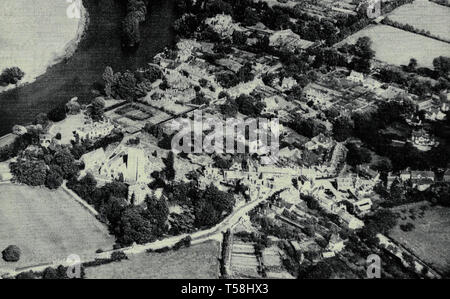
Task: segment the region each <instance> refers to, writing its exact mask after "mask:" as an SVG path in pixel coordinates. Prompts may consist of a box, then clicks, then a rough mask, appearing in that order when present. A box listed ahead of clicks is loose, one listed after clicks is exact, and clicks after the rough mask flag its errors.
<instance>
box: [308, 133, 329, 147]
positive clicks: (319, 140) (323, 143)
mask: <svg viewBox="0 0 450 299" xmlns="http://www.w3.org/2000/svg"><path fill="white" fill-rule="evenodd" d="M334 145H335V142H334V140H333V138H331V137H329V136H325V135H324V134H322V133H320V134H319V135H317V136H315V137H313V138H312V139H311V140H310V141H309V142H307V143H306V144H305V148H306V149H307V150H309V151H314V150H317V149H319V148H324V149H326V150H330V149H331V148H332V147H333V146H334Z"/></svg>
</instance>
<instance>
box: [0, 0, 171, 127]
mask: <svg viewBox="0 0 450 299" xmlns="http://www.w3.org/2000/svg"><path fill="white" fill-rule="evenodd" d="M83 6H84V8H85V9H86V11H85V13H86V14H88V15H89V20H90V21H89V25H88V26H87V28H86V30H84V35H83V37H82V39H81V40H80V41H79V44H78V47H77V48H76V49H75V51H74V52H73V55H71V56H70V57H68V58H66V59H63V60H62V61H60V62H58V63H57V64H55V65H52V66H51V67H49V68H48V69H47V72H46V73H45V74H43V75H41V76H39V77H38V78H37V79H36V80H35V81H34V82H33V83H30V84H25V85H24V86H20V87H18V88H14V89H12V90H8V91H5V92H3V93H1V94H0V115H2V117H1V118H0V136H1V135H4V134H7V133H9V132H10V131H11V128H12V127H13V126H14V125H15V124H27V123H30V122H32V121H33V120H34V118H35V116H36V115H37V114H38V113H41V112H44V113H46V112H48V111H49V110H51V109H52V108H54V107H55V106H57V105H60V104H63V103H66V102H67V101H69V100H70V99H71V98H73V97H75V96H77V97H78V98H79V99H80V100H81V101H83V102H87V101H89V100H90V99H91V98H92V93H91V91H92V90H93V89H95V88H97V86H96V82H101V80H102V74H103V72H104V70H105V68H106V67H107V66H111V67H112V68H113V69H114V71H122V72H123V71H125V70H127V69H137V68H139V67H142V66H145V65H147V63H149V62H151V59H152V58H153V57H154V55H156V54H157V53H159V52H161V51H162V50H163V49H164V48H165V47H167V46H171V45H172V44H173V43H174V34H173V29H172V24H173V21H174V18H175V16H174V1H173V0H168V1H167V0H155V1H153V2H152V5H151V7H150V8H149V15H148V17H147V21H145V22H144V23H142V24H141V36H142V43H141V46H140V48H139V49H138V50H137V51H136V52H135V53H124V52H123V50H122V47H121V32H122V30H121V22H122V19H123V17H124V15H125V7H124V4H123V3H121V1H119V0H98V1H95V0H83Z"/></svg>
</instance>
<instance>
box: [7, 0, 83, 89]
mask: <svg viewBox="0 0 450 299" xmlns="http://www.w3.org/2000/svg"><path fill="white" fill-rule="evenodd" d="M75 4H76V2H75ZM71 5H72V4H71V3H67V2H66V0H33V1H29V0H2V5H1V6H2V8H1V10H0V70H3V69H5V68H7V67H12V66H18V67H20V68H21V69H22V70H23V71H24V72H25V77H24V78H23V80H22V82H30V81H32V80H34V79H35V78H36V77H37V76H38V75H41V74H43V73H45V70H46V67H47V66H48V65H49V64H52V62H53V61H55V59H56V58H57V57H58V56H62V55H64V53H65V51H64V50H65V47H66V45H67V44H68V43H69V42H70V41H71V40H72V39H74V38H75V37H76V35H77V30H78V24H79V23H80V21H81V20H80V18H76V16H73V15H71V14H70V13H68V9H69V8H70V7H71Z"/></svg>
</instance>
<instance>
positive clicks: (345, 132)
mask: <svg viewBox="0 0 450 299" xmlns="http://www.w3.org/2000/svg"><path fill="white" fill-rule="evenodd" d="M353 126H354V124H353V121H352V120H351V119H350V118H348V117H339V118H337V119H336V120H335V121H334V123H333V136H334V138H335V139H336V140H337V141H338V142H343V141H345V140H347V139H348V138H350V137H351V136H353Z"/></svg>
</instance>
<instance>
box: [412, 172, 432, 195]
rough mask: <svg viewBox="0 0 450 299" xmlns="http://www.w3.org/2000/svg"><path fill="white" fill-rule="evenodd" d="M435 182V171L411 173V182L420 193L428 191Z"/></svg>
mask: <svg viewBox="0 0 450 299" xmlns="http://www.w3.org/2000/svg"><path fill="white" fill-rule="evenodd" d="M434 181H435V174H434V172H433V171H411V182H412V184H413V187H414V188H417V189H418V190H419V191H424V190H426V189H428V188H429V187H430V186H431V185H432V184H433V183H434Z"/></svg>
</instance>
